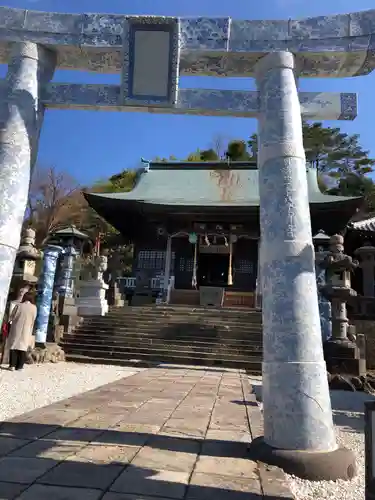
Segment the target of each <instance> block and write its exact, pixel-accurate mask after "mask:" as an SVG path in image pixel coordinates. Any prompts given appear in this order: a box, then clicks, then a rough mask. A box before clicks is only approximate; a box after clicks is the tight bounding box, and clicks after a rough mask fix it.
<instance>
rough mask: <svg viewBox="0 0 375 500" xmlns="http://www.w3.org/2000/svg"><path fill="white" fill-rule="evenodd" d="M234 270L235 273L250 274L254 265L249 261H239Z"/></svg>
mask: <svg viewBox="0 0 375 500" xmlns="http://www.w3.org/2000/svg"><path fill="white" fill-rule="evenodd" d="M235 268H236V272H237V273H242V274H252V273H253V272H254V263H253V262H252V261H251V260H247V259H239V260H238V261H237V262H236V266H235Z"/></svg>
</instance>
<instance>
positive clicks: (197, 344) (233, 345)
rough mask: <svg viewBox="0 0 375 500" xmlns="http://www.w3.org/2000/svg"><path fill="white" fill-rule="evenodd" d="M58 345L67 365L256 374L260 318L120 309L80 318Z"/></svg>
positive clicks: (231, 312)
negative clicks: (169, 367) (237, 370)
mask: <svg viewBox="0 0 375 500" xmlns="http://www.w3.org/2000/svg"><path fill="white" fill-rule="evenodd" d="M61 345H62V347H63V349H64V351H65V354H66V358H67V360H68V361H76V362H92V363H103V364H104V363H108V364H118V365H137V366H150V365H154V364H155V363H157V364H158V363H168V364H185V365H187V364H189V365H205V366H217V367H225V368H242V369H246V370H247V371H248V372H249V373H256V374H260V373H261V362H262V324H261V313H260V312H259V311H255V310H248V309H216V308H203V307H194V306H157V305H147V306H141V307H125V308H117V309H112V310H110V312H109V313H108V314H107V316H103V317H101V316H94V317H91V318H86V319H85V320H84V321H83V323H81V324H80V325H79V326H78V327H77V328H76V330H75V331H74V332H72V333H70V334H66V335H64V337H63V339H62V342H61Z"/></svg>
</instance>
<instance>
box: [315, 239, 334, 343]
mask: <svg viewBox="0 0 375 500" xmlns="http://www.w3.org/2000/svg"><path fill="white" fill-rule="evenodd" d="M330 239H331V238H330V237H329V236H328V235H327V234H326V233H325V232H324V231H323V230H320V231H318V233H317V234H316V235H315V236H313V243H314V247H315V274H316V284H317V289H318V304H319V315H320V326H321V329H322V340H323V342H325V341H326V340H328V339H329V338H330V337H331V335H332V324H331V316H332V310H331V302H330V301H329V300H328V298H327V297H326V296H325V295H324V293H323V292H322V289H323V287H324V286H325V285H326V269H325V266H324V260H325V258H326V257H327V255H328V253H329V245H330Z"/></svg>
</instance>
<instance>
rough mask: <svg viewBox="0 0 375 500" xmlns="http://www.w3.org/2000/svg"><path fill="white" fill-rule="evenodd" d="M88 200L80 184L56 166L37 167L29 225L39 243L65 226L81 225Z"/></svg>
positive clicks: (28, 209) (31, 188)
mask: <svg viewBox="0 0 375 500" xmlns="http://www.w3.org/2000/svg"><path fill="white" fill-rule="evenodd" d="M84 206H85V202H84V198H83V195H82V193H81V190H80V187H79V185H78V183H77V182H76V181H75V180H74V179H73V177H71V176H70V175H69V174H68V173H66V172H62V171H59V170H58V169H57V168H56V167H55V166H50V167H44V166H41V165H38V166H36V168H35V169H34V172H33V175H32V178H31V182H30V189H29V196H28V203H27V209H26V214H25V223H26V224H27V225H33V226H34V228H35V230H36V232H37V242H38V243H39V244H40V243H42V242H43V241H45V239H46V237H47V235H48V234H49V233H51V232H53V231H55V230H56V229H58V228H59V227H61V226H66V225H68V224H77V225H78V224H79V221H80V220H81V219H82V217H83V214H82V208H83V207H84Z"/></svg>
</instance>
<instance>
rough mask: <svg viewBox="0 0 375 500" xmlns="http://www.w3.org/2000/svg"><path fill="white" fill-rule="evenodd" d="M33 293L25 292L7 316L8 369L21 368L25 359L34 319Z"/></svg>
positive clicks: (35, 310)
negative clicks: (8, 316)
mask: <svg viewBox="0 0 375 500" xmlns="http://www.w3.org/2000/svg"><path fill="white" fill-rule="evenodd" d="M36 313H37V309H36V305H35V294H34V293H33V292H27V293H25V295H24V297H23V299H22V302H21V303H20V304H17V305H16V306H15V308H14V309H13V311H12V314H11V316H10V318H9V323H10V331H9V336H8V346H9V350H10V351H9V369H10V370H22V368H23V366H24V364H25V361H26V352H27V349H28V348H29V346H30V345H31V341H32V334H33V329H34V323H35V319H36Z"/></svg>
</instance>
